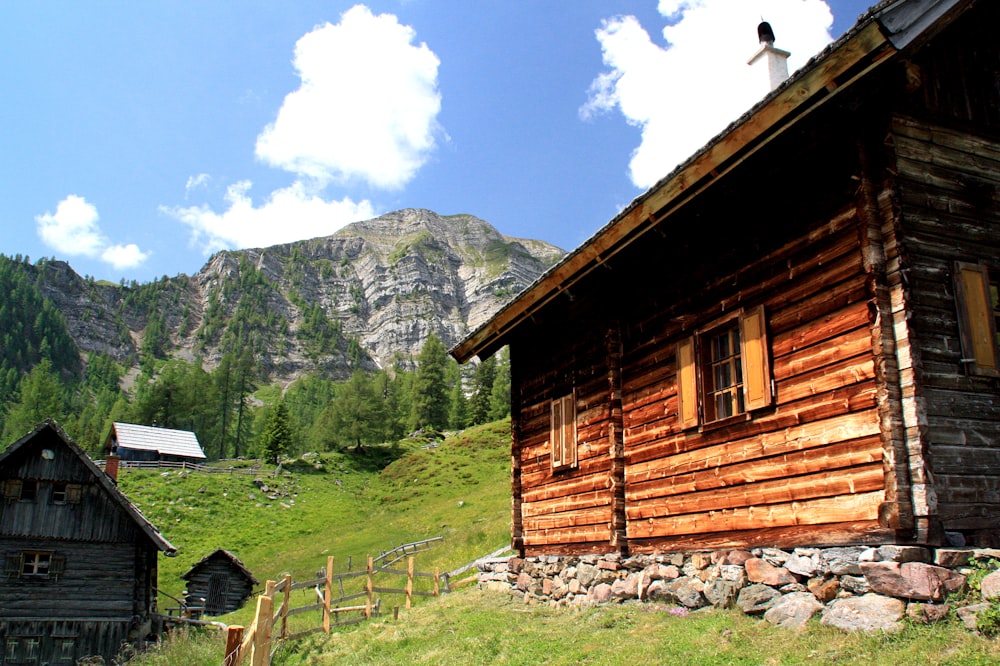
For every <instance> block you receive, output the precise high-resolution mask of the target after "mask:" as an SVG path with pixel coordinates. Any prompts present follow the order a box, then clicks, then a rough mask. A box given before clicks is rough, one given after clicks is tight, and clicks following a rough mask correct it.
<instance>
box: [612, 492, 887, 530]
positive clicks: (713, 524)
mask: <svg viewBox="0 0 1000 666" xmlns="http://www.w3.org/2000/svg"><path fill="white" fill-rule="evenodd" d="M883 499H884V493H882V492H881V491H873V492H868V493H863V494H858V495H845V496H835V497H823V498H819V499H814V500H808V501H805V502H788V503H784V504H771V505H766V506H760V507H754V506H749V507H741V508H738V509H727V510H724V511H710V512H704V513H693V514H686V515H683V516H662V517H657V518H648V519H645V520H643V521H642V522H638V521H630V522H629V532H628V536H629V539H644V538H647V539H648V538H661V537H674V536H683V535H695V534H707V533H712V532H734V531H739V530H748V529H767V528H771V527H788V526H792V525H821V524H824V523H842V522H848V521H869V520H877V519H878V509H879V505H880V504H881V503H882V500H883Z"/></svg>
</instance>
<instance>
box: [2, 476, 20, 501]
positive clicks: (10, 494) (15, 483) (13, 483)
mask: <svg viewBox="0 0 1000 666" xmlns="http://www.w3.org/2000/svg"><path fill="white" fill-rule="evenodd" d="M3 498H4V499H6V500H17V499H21V479H7V481H6V482H5V483H4V484H3Z"/></svg>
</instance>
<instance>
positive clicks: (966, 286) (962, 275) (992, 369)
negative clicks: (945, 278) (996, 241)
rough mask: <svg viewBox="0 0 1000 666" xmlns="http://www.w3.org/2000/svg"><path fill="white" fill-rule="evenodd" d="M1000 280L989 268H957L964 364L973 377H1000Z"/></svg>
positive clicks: (967, 266) (957, 298) (969, 266)
mask: <svg viewBox="0 0 1000 666" xmlns="http://www.w3.org/2000/svg"><path fill="white" fill-rule="evenodd" d="M998 285H1000V277H998V273H992V274H991V273H990V270H989V269H988V268H987V267H986V266H982V265H980V264H969V263H964V262H958V263H957V264H955V300H956V302H957V303H956V304H957V306H958V308H957V309H958V326H959V334H960V336H961V340H962V364H963V365H964V366H965V368H966V370H967V372H968V373H969V374H973V375H985V376H988V377H1000V293H998V292H1000V286H998Z"/></svg>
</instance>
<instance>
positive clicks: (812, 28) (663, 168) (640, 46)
mask: <svg viewBox="0 0 1000 666" xmlns="http://www.w3.org/2000/svg"><path fill="white" fill-rule="evenodd" d="M657 8H658V10H659V13H660V14H661V15H662V16H663V17H664V19H665V22H666V23H667V25H666V26H665V27H664V28H663V29H662V37H663V43H662V44H658V43H656V42H655V41H654V40H653V38H651V37H650V34H649V33H648V32H647V31H646V29H645V28H644V27H643V26H642V25H641V24H640V23H639V21H638V19H636V18H635V17H634V16H618V17H614V18H609V19H606V20H605V21H604V22H603V25H602V27H601V28H599V29H598V30H596V31H595V35H596V36H597V40H598V42H599V43H600V45H601V49H602V53H603V59H604V64H605V65H606V66H607V67H608V68H609V70H608V71H605V72H603V73H601V74H599V75H598V76H597V77H595V79H594V81H593V83H592V84H591V87H590V91H589V93H588V100H587V103H586V104H585V105H584V106H583V107H581V109H580V115H581V117H583V118H584V119H589V118H592V117H594V116H595V115H598V114H601V113H606V112H610V111H614V110H615V109H617V110H618V111H619V112H620V113H621V114H622V116H623V117H624V118H625V120H626V121H627V122H628V123H629V124H632V125H635V126H637V127H639V128H640V129H641V131H642V138H641V141H640V144H639V146H638V147H637V148H636V149H635V150H634V151H633V153H632V160H631V162H630V164H629V171H630V177H631V179H632V182H633V183H635V185H636V186H638V187H642V188H646V187H650V186H651V185H653V184H655V183H656V182H657V181H658V180H659V179H660V178H662V177H663V176H665V175H666V174H667V173H668V172H669V171H670V170H672V169H673V168H674V167H675V166H677V164H679V163H680V162H683V161H684V160H685V159H687V158H688V157H689V156H690V155H691V154H693V153H694V152H695V151H696V150H697V149H698V148H700V147H701V146H702V145H704V144H705V142H706V141H708V140H709V139H710V138H711V137H712V136H714V135H715V134H717V133H718V132H720V131H722V130H723V129H725V127H726V126H727V125H728V124H729V123H730V122H732V121H733V120H735V119H736V118H738V117H739V116H740V115H741V114H742V113H744V112H745V111H746V110H747V109H749V108H750V107H751V106H752V105H753V104H754V103H755V102H757V101H758V100H760V99H761V98H762V97H764V95H765V94H767V92H768V88H767V85H766V83H765V78H764V77H763V76H760V77H758V76H757V75H755V74H754V72H752V70H751V68H750V67H749V66H748V65H747V60H749V58H750V57H751V56H752V55H753V54H754V53H755V52H756V50H757V48H758V47H759V44H758V43H757V31H756V28H757V24H758V23H759V22H760V20H761V18H762V17H763V18H764V19H765V20H767V21H768V22H770V23H771V25H772V27H773V28H774V31H775V36H776V40H775V46H776V47H777V48H780V49H783V50H785V51H790V52H791V54H792V55H791V57H790V58H789V60H788V66H789V71H790V72H791V71H794V70H795V69H797V68H798V67H801V66H802V65H803V64H804V63H805V62H806V61H807V60H808V59H809V58H810V57H812V56H813V55H815V54H816V53H817V52H818V51H820V50H821V49H822V48H823V47H824V46H826V45H827V44H828V43H830V41H832V37H831V35H830V28H831V27H832V25H833V15H832V14H831V12H830V8H829V6H828V5H827V3H826V2H823V1H822V0H756V1H754V2H747V0H660V2H659V4H658V7H657Z"/></svg>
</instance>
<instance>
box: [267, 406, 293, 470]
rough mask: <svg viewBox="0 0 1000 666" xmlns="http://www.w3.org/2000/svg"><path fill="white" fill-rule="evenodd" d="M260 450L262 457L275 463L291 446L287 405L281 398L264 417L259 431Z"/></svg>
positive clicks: (290, 429)
mask: <svg viewBox="0 0 1000 666" xmlns="http://www.w3.org/2000/svg"><path fill="white" fill-rule="evenodd" d="M259 443H260V451H261V455H262V457H263V458H264V459H265V460H266V461H268V462H270V463H273V464H275V465H277V464H278V463H279V462H280V460H281V456H282V455H283V454H285V453H287V452H288V451H290V450H291V448H292V428H291V424H290V422H289V416H288V407H286V406H285V402H284V401H283V400H282V401H280V402H279V403H278V404H277V405H275V406H274V407H273V408H272V409H271V410H270V411H269V412H268V413H267V416H266V417H265V418H264V426H263V428H262V429H261V433H260V440H259Z"/></svg>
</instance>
